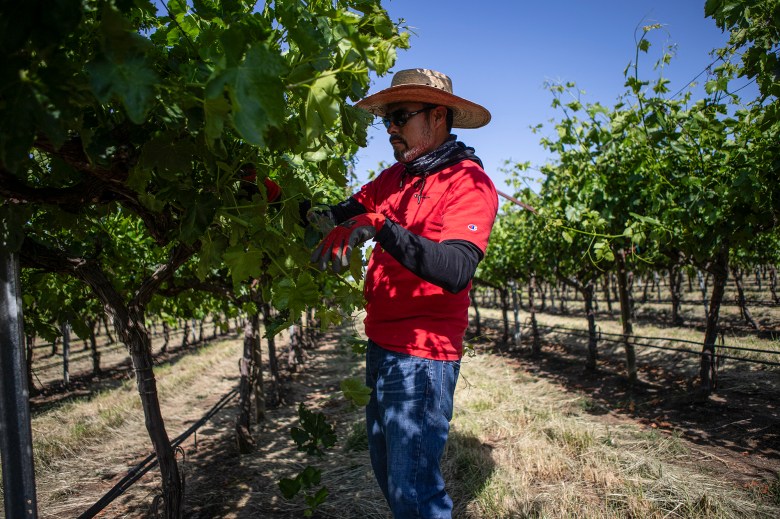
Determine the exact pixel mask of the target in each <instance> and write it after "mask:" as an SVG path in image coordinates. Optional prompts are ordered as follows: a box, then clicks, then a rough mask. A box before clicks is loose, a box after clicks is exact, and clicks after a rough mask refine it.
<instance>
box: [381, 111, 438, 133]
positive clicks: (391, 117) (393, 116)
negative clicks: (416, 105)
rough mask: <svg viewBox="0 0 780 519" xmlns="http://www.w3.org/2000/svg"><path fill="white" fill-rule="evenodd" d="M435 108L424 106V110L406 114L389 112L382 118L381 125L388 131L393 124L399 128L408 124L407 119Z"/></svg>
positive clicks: (404, 112)
mask: <svg viewBox="0 0 780 519" xmlns="http://www.w3.org/2000/svg"><path fill="white" fill-rule="evenodd" d="M434 108H436V106H426V107H425V108H423V109H421V110H416V111H414V112H407V111H405V110H396V111H395V112H391V113H389V114H387V115H385V116H384V117H382V123H383V124H384V125H385V128H387V129H388V130H389V129H390V125H391V124H394V125H396V126H398V127H399V128H401V127H402V126H403V125H405V124H406V123H408V122H409V119H411V118H412V117H413V116H415V115H417V114H421V113H423V112H427V111H428V110H433V109H434Z"/></svg>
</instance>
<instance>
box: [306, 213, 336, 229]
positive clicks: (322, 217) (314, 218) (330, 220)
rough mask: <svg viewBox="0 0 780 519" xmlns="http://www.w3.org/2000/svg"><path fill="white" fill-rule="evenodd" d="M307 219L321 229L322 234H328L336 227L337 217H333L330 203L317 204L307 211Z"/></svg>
mask: <svg viewBox="0 0 780 519" xmlns="http://www.w3.org/2000/svg"><path fill="white" fill-rule="evenodd" d="M306 220H307V221H308V222H309V223H310V224H311V225H312V226H314V228H315V229H317V230H318V231H320V232H321V233H322V235H323V236H324V235H327V234H328V233H329V232H330V231H332V230H333V228H334V227H336V219H335V218H334V217H333V211H331V209H330V206H329V205H315V206H313V207H312V208H311V209H309V210H308V211H306Z"/></svg>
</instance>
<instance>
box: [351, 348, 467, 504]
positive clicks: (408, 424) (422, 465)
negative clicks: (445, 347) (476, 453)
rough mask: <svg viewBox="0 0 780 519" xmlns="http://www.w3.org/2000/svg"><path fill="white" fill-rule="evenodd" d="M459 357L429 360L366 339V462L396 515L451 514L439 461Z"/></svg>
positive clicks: (450, 413) (445, 433)
mask: <svg viewBox="0 0 780 519" xmlns="http://www.w3.org/2000/svg"><path fill="white" fill-rule="evenodd" d="M459 372H460V361H440V360H430V359H424V358H421V357H414V356H411V355H405V354H403V353H396V352H393V351H389V350H385V349H384V348H382V347H380V346H378V345H377V344H376V343H375V342H373V341H370V340H369V341H368V351H367V353H366V385H367V386H368V387H370V388H371V390H372V391H371V400H370V402H369V403H368V406H367V407H366V427H367V430H368V448H369V453H370V455H371V466H372V467H373V469H374V475H375V476H376V479H377V482H378V483H379V487H380V488H381V489H382V493H384V495H385V499H387V502H388V504H389V505H390V508H391V510H392V511H393V516H394V517H395V518H396V519H413V518H426V519H428V518H430V519H433V518H436V519H442V518H450V517H451V516H452V499H450V496H449V495H447V492H446V490H445V489H444V478H443V477H442V475H441V469H440V467H439V463H440V461H441V457H442V454H443V453H444V445H445V443H447V434H448V433H449V429H450V423H449V422H450V420H451V419H452V398H453V394H454V392H455V384H456V383H457V381H458V373H459Z"/></svg>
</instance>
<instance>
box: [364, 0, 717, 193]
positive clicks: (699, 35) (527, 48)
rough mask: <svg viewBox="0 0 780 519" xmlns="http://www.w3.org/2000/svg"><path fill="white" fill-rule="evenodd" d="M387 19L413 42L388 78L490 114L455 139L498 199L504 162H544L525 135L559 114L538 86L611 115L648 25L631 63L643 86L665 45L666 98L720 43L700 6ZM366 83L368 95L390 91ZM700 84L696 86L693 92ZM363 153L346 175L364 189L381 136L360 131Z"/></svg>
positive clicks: (384, 147) (404, 4)
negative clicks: (431, 73) (450, 94)
mask: <svg viewBox="0 0 780 519" xmlns="http://www.w3.org/2000/svg"><path fill="white" fill-rule="evenodd" d="M383 6H384V7H385V9H387V11H388V13H389V14H390V17H391V18H392V19H393V20H395V21H397V20H398V19H400V18H403V19H404V20H405V23H406V25H408V26H409V27H410V28H411V29H412V31H413V32H414V34H413V35H412V36H411V49H409V50H406V51H399V55H398V60H397V62H396V65H395V67H394V68H393V71H396V70H401V69H406V68H416V67H421V68H432V69H435V70H439V71H441V72H444V73H445V74H447V75H449V76H450V77H451V78H452V81H453V88H454V91H455V94H457V95H459V96H461V97H465V98H467V99H470V100H472V101H474V102H477V103H480V104H482V105H483V106H485V107H486V108H488V110H490V112H491V113H492V116H493V119H492V121H491V123H490V124H489V125H488V126H486V127H484V128H480V129H473V130H463V129H455V130H453V132H454V133H456V134H457V135H458V139H459V140H461V141H463V142H465V143H466V144H468V145H469V146H473V147H474V148H475V149H476V153H477V155H478V156H479V157H480V158H481V159H482V160H483V162H484V163H485V170H486V171H487V172H488V174H489V175H490V177H491V178H492V179H493V181H494V182H495V184H496V187H497V188H498V189H502V190H507V191H508V190H509V188H508V187H506V185H505V175H504V174H503V173H501V171H500V170H501V168H503V167H504V162H505V161H507V160H511V161H514V162H524V161H530V162H531V163H532V164H533V165H539V164H542V163H544V162H546V161H547V160H548V158H549V157H548V154H547V152H546V151H545V150H544V149H543V148H542V147H541V145H540V144H539V139H540V137H541V135H540V134H533V133H532V132H531V130H530V127H531V126H535V125H537V124H540V123H543V124H545V126H546V128H547V129H548V132H549V129H550V128H551V127H552V125H551V124H549V121H550V119H552V118H558V117H559V116H560V113H559V112H556V111H555V110H554V109H553V108H551V107H550V102H551V100H552V96H551V95H550V93H549V92H548V91H547V90H545V88H544V83H545V82H546V81H558V82H566V81H573V82H575V83H576V84H577V87H578V88H579V89H581V90H584V91H585V95H584V96H583V98H582V99H583V100H584V101H585V102H596V101H598V102H600V103H602V104H605V105H607V106H612V105H614V103H615V102H616V100H617V98H618V96H619V95H621V94H622V93H623V92H624V87H623V83H624V78H623V70H624V69H625V68H626V65H628V63H629V62H631V61H633V59H634V53H635V43H634V39H635V31H636V30H637V29H638V31H639V33H638V34H641V26H644V25H650V24H654V23H660V24H663V28H662V29H660V30H656V31H653V32H652V34H651V37H650V42H651V45H652V46H651V48H650V52H649V53H648V54H643V55H642V57H641V58H640V59H641V60H643V61H641V62H640V65H641V68H640V70H644V73H643V74H641V75H643V77H644V78H646V79H655V78H656V77H657V73H656V72H655V71H654V70H653V65H654V63H655V61H656V60H657V59H658V57H659V56H660V52H661V49H662V48H663V47H664V46H665V45H668V44H675V45H676V46H677V48H676V55H675V58H674V59H673V60H672V62H671V64H670V65H669V66H668V67H667V69H666V70H665V72H664V76H665V77H667V78H669V79H670V80H671V84H670V85H669V87H670V90H671V93H674V92H677V91H678V90H679V89H681V88H683V87H685V86H686V84H688V83H689V82H690V81H692V80H693V79H694V78H695V77H696V76H697V75H698V74H699V73H700V72H702V71H703V70H704V69H705V68H706V67H707V65H709V64H710V63H711V62H712V60H713V58H712V57H711V56H710V51H711V50H712V49H714V48H718V47H722V46H723V45H724V44H725V42H726V40H727V36H726V35H724V34H722V33H721V31H720V29H718V28H717V27H716V26H715V23H714V21H713V20H712V19H710V18H705V17H704V0H654V1H651V0H622V1H618V0H547V1H540V2H533V1H520V0H513V1H490V0H482V1H475V0H384V1H383ZM390 79H391V76H390V75H388V76H385V77H382V78H375V80H374V82H373V84H372V87H371V89H370V93H373V92H376V91H378V90H380V89H382V88H386V87H387V86H389V85H390ZM703 79H704V76H702V77H700V78H699V83H700V84H701V83H703ZM369 139H370V141H369V145H368V147H367V148H365V149H362V150H361V151H360V152H359V154H358V164H357V168H356V171H355V172H356V174H357V175H358V178H359V179H361V180H364V179H365V178H366V172H367V171H368V170H372V169H376V168H377V166H378V164H379V162H380V161H385V162H388V163H392V162H393V158H392V152H391V148H390V145H389V144H388V141H387V134H386V133H385V131H384V127H383V126H382V125H381V124H379V125H374V127H373V129H370V130H369Z"/></svg>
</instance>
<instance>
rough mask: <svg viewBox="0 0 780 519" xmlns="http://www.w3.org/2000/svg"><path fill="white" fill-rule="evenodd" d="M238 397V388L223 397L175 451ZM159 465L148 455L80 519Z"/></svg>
mask: <svg viewBox="0 0 780 519" xmlns="http://www.w3.org/2000/svg"><path fill="white" fill-rule="evenodd" d="M236 395H238V388H234V389H232V390H230V391H229V392H228V393H226V394H225V395H223V396H222V398H220V400H219V402H217V403H216V404H214V407H212V408H211V409H210V410H209V411H208V412H207V413H206V414H205V415H203V416H202V417H201V419H200V420H198V421H197V422H195V423H194V424H192V425H191V426H190V427H189V428H188V429H187V430H186V431H184V432H183V433H181V434H180V435H179V436H177V437H176V438H174V439H173V441H172V442H171V447H173V448H174V449H175V448H176V447H178V446H179V445H181V444H182V443H183V442H184V440H186V439H187V438H189V437H190V436H191V435H192V433H194V432H195V431H197V430H198V429H199V428H200V427H202V426H203V425H204V424H205V423H206V422H208V421H209V419H211V417H212V416H214V415H215V414H217V412H219V410H220V409H222V408H223V407H225V406H226V405H227V403H228V402H230V400H232V399H233V398H235V396H236ZM156 465H157V455H156V454H155V453H152V454H150V455H148V456H147V457H146V458H145V459H144V460H143V461H142V462H141V463H139V464H138V465H136V466H135V467H133V468H132V469H130V471H129V472H128V473H127V474H125V477H123V478H122V479H121V480H120V481H119V482H118V483H117V484H116V485H114V487H113V488H112V489H111V490H109V491H108V492H106V494H105V495H104V496H103V497H101V498H100V499H99V500H98V501H97V502H96V503H95V504H93V505H92V506H91V507H89V509H88V510H86V511H85V512H84V513H82V514H81V515H80V516H79V517H78V519H91V518H92V517H95V516H96V515H97V514H99V513H100V512H101V511H102V510H103V509H104V508H105V507H107V506H108V505H109V504H110V503H111V502H112V501H113V500H114V499H116V498H117V497H119V496H121V495H122V494H123V493H124V492H125V491H126V490H127V489H128V488H130V487H131V486H132V485H133V483H135V482H136V481H138V480H139V479H141V477H143V475H144V474H146V473H147V472H149V471H150V470H151V469H153V468H154V467H155V466H156Z"/></svg>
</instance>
